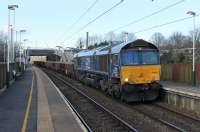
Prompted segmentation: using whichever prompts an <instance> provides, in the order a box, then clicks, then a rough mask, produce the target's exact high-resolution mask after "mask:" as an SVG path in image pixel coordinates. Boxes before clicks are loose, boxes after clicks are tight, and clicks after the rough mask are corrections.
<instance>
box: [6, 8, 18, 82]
mask: <svg viewBox="0 0 200 132" xmlns="http://www.w3.org/2000/svg"><path fill="white" fill-rule="evenodd" d="M15 8H18V5H8V40H7V79H6V80H7V85H9V80H10V44H12V41H11V43H10V37H9V36H10V30H11V28H12V25H11V24H10V11H12V10H13V11H14V10H15ZM11 34H12V32H11ZM11 37H12V36H11ZM11 39H12V38H11Z"/></svg>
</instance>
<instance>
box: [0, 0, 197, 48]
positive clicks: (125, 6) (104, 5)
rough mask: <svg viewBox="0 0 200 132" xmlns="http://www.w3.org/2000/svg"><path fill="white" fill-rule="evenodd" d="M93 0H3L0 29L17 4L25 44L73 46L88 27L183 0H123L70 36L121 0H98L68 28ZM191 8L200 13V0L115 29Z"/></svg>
mask: <svg viewBox="0 0 200 132" xmlns="http://www.w3.org/2000/svg"><path fill="white" fill-rule="evenodd" d="M94 1H95V0H1V1H0V30H1V31H6V27H7V22H8V9H7V5H9V4H18V5H19V8H18V9H17V10H16V30H20V29H26V30H27V33H26V34H24V35H23V38H24V39H29V42H27V44H26V46H32V47H54V46H56V45H62V46H65V47H68V46H74V45H75V43H76V41H77V39H78V38H79V37H85V32H86V31H88V32H90V34H91V35H92V34H105V33H107V32H109V31H112V30H113V29H115V28H117V27H119V26H122V25H124V24H127V23H129V22H131V21H133V20H137V19H139V18H141V17H143V16H146V15H148V14H151V13H153V12H155V11H157V10H159V9H161V8H164V7H166V6H168V5H171V4H173V3H176V2H178V1H180V0H154V1H153V2H152V1H151V0H124V2H123V3H122V4H120V5H119V6H118V7H117V8H115V9H113V10H112V11H111V12H109V13H108V14H106V15H105V16H103V17H101V18H100V19H98V20H97V21H96V22H94V23H93V24H91V25H89V26H88V27H87V28H85V29H84V30H82V31H81V32H79V33H78V34H75V35H74V36H73V37H72V38H70V39H67V38H69V36H71V35H72V34H73V33H74V32H75V31H77V30H78V29H79V28H81V27H82V26H84V25H85V24H87V23H88V22H89V21H91V20H92V19H94V18H95V17H96V16H98V15H100V14H101V13H102V12H104V11H105V10H107V9H109V8H110V7H112V6H113V5H114V4H116V3H117V2H119V1H120V0H99V1H98V2H97V3H96V5H95V6H94V7H93V8H92V9H91V10H90V11H89V12H88V13H87V14H86V15H85V16H84V17H83V18H82V19H81V20H80V21H79V22H78V23H77V24H76V25H75V26H74V27H72V28H71V30H69V31H68V30H67V29H69V27H70V26H71V25H72V24H73V23H74V22H75V21H76V20H77V19H78V18H79V17H80V15H81V14H82V13H83V12H84V11H85V10H86V9H87V8H88V7H89V6H90V5H91V4H92V3H93V2H94ZM189 10H192V11H195V12H196V13H197V14H199V13H200V0H185V1H184V2H182V3H180V4H178V5H176V6H174V7H172V8H170V9H168V10H165V11H163V12H161V13H159V14H157V15H154V16H152V17H149V18H148V19H145V20H143V21H140V22H139V23H137V24H133V25H131V26H128V27H126V28H123V29H121V30H118V31H116V32H121V31H128V32H137V31H139V30H142V29H145V28H149V27H152V26H154V25H159V24H163V23H166V22H169V21H173V20H176V19H179V18H183V17H187V16H188V15H187V14H186V12H187V11H189ZM196 25H197V26H200V17H196ZM192 28H193V27H192V19H188V20H186V21H182V22H178V23H175V24H171V25H167V26H164V27H160V28H155V29H153V30H150V31H146V32H141V33H138V34H135V35H136V37H137V38H143V39H146V40H149V38H150V37H151V35H152V34H153V33H154V32H161V33H162V34H163V35H164V36H166V37H167V36H169V35H170V34H171V33H172V32H174V31H180V32H183V33H184V34H185V35H187V33H188V31H189V30H192Z"/></svg>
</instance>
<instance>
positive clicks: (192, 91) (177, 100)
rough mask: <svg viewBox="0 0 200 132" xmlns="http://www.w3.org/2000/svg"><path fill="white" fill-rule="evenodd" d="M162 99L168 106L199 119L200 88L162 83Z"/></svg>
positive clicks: (167, 82)
mask: <svg viewBox="0 0 200 132" xmlns="http://www.w3.org/2000/svg"><path fill="white" fill-rule="evenodd" d="M161 83H162V85H163V89H164V92H163V93H162V99H163V101H164V102H165V103H167V104H169V105H170V106H174V107H176V108H177V109H180V110H181V109H182V110H185V111H186V112H187V113H190V114H194V116H197V117H198V118H200V88H199V87H193V86H191V85H187V84H183V83H175V82H169V81H162V82H161Z"/></svg>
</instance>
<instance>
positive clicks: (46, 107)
mask: <svg viewBox="0 0 200 132" xmlns="http://www.w3.org/2000/svg"><path fill="white" fill-rule="evenodd" d="M0 131H2V132H11V131H21V132H26V131H28V132H35V131H37V132H66V131H73V132H80V131H86V129H85V127H84V125H83V124H82V122H81V121H80V120H79V118H78V117H77V115H76V114H75V113H74V112H73V110H72V108H71V107H70V105H69V104H68V103H67V102H66V101H65V100H64V98H63V96H62V95H61V93H60V92H59V90H58V89H57V87H56V86H55V85H54V84H53V82H52V81H51V80H50V79H49V78H48V76H47V75H46V74H45V73H44V72H42V71H41V70H40V69H38V68H35V67H29V68H27V70H26V71H25V73H24V75H23V76H20V77H19V78H18V79H17V80H16V82H14V83H13V84H12V85H11V86H10V87H9V88H7V89H6V90H5V91H4V92H3V93H1V94H0Z"/></svg>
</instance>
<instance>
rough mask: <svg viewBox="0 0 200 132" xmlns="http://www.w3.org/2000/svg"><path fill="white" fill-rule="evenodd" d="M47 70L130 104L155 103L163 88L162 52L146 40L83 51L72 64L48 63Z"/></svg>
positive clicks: (76, 55) (75, 57)
mask: <svg viewBox="0 0 200 132" xmlns="http://www.w3.org/2000/svg"><path fill="white" fill-rule="evenodd" d="M53 65H57V66H53ZM46 67H47V68H52V69H55V68H56V70H61V71H62V72H64V73H65V74H67V75H69V76H71V77H74V78H76V79H78V80H79V81H81V82H83V83H85V84H88V85H92V86H93V87H96V88H99V89H101V90H103V91H104V92H106V93H108V94H110V95H111V96H113V97H115V98H120V99H121V100H122V101H126V102H135V101H152V100H155V99H156V98H157V97H158V96H159V93H160V90H161V88H162V86H161V85H160V84H159V81H160V76H161V67H160V56H159V50H158V48H157V47H156V46H155V45H154V44H152V43H150V42H147V41H144V40H142V39H138V40H135V41H132V42H127V43H122V44H118V45H111V46H104V47H99V48H96V49H93V50H85V51H81V52H79V53H77V54H75V56H74V60H73V63H71V64H66V63H60V64H58V63H53V62H51V63H50V62H47V63H46Z"/></svg>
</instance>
